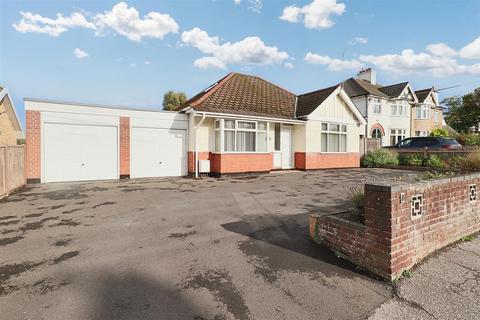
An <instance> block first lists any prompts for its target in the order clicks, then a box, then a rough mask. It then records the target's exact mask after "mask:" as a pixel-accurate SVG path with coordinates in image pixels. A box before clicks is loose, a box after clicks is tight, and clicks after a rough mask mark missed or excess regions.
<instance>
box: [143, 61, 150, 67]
mask: <svg viewBox="0 0 480 320" xmlns="http://www.w3.org/2000/svg"><path fill="white" fill-rule="evenodd" d="M143 63H144V64H145V65H147V66H149V65H151V64H152V62H151V61H148V60H145V61H143Z"/></svg>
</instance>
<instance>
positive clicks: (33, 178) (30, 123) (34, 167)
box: [25, 110, 42, 183]
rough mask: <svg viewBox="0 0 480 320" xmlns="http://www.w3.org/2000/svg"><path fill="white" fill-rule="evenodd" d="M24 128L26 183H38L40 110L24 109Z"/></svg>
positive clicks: (39, 176)
mask: <svg viewBox="0 0 480 320" xmlns="http://www.w3.org/2000/svg"><path fill="white" fill-rule="evenodd" d="M25 128H26V130H25V143H26V153H25V160H26V162H25V169H26V177H27V183H39V182H40V180H41V175H42V171H41V161H42V160H41V119H40V111H34V110H27V111H25Z"/></svg>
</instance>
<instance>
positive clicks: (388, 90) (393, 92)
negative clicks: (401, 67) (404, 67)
mask: <svg viewBox="0 0 480 320" xmlns="http://www.w3.org/2000/svg"><path fill="white" fill-rule="evenodd" d="M407 85H408V82H402V83H397V84H392V85H389V86H385V87H381V88H379V90H380V91H382V92H383V93H385V94H386V95H387V96H389V97H392V98H397V97H398V96H399V95H400V94H401V93H402V92H403V90H405V87H406V86H407Z"/></svg>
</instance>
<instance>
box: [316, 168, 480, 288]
mask: <svg viewBox="0 0 480 320" xmlns="http://www.w3.org/2000/svg"><path fill="white" fill-rule="evenodd" d="M471 184H475V185H476V186H477V188H478V190H479V191H480V175H479V174H475V175H469V176H466V177H456V178H448V179H441V180H436V181H431V182H428V183H422V184H413V185H395V186H387V185H384V186H376V185H366V186H365V225H361V224H357V223H354V222H351V221H346V220H343V219H339V218H338V217H336V216H334V215H328V216H316V215H312V216H311V218H310V236H311V237H312V239H314V238H315V237H316V236H315V235H316V234H317V236H319V238H320V239H321V242H323V243H324V244H326V245H327V246H329V247H331V248H333V249H334V250H336V251H339V252H341V253H342V254H344V255H345V256H346V257H347V258H348V259H350V260H352V261H354V262H355V263H357V264H359V265H362V266H364V267H365V268H367V269H368V270H370V271H372V272H374V273H376V274H378V275H380V276H382V277H384V278H386V279H389V280H392V279H394V278H396V277H398V276H399V275H401V274H402V272H403V270H405V269H409V268H411V267H413V266H414V265H415V264H416V263H418V262H419V261H420V260H421V259H423V258H425V257H426V256H428V255H429V254H431V253H432V252H434V251H435V250H438V249H440V248H442V247H444V246H446V245H448V244H450V243H452V242H455V241H457V240H459V239H460V238H461V237H463V236H466V235H469V234H472V233H474V232H477V231H479V230H480V193H479V194H478V196H477V198H478V200H475V201H470V199H469V186H470V185H471ZM402 194H403V196H404V202H402V203H401V201H400V199H401V197H402V196H401V195H402ZM415 195H422V196H423V206H424V212H423V214H422V215H420V216H417V217H413V216H412V214H411V203H412V197H413V196H415ZM315 228H318V231H317V232H315ZM314 240H316V241H317V240H318V239H314Z"/></svg>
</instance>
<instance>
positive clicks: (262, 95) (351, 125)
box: [178, 73, 366, 176]
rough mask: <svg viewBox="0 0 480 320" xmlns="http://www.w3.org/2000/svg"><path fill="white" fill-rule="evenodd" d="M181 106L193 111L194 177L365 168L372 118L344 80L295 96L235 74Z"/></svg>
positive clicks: (191, 162)
mask: <svg viewBox="0 0 480 320" xmlns="http://www.w3.org/2000/svg"><path fill="white" fill-rule="evenodd" d="M178 111H180V112H181V113H185V114H187V115H188V116H189V130H188V132H189V137H188V172H189V174H190V175H198V174H199V173H206V172H209V173H211V174H213V175H216V176H218V175H223V174H236V173H250V172H269V171H271V170H276V169H294V168H295V169H301V170H309V169H324V168H346V167H358V166H359V162H360V153H359V151H360V150H359V142H358V138H359V135H360V134H361V133H362V132H363V131H364V126H365V125H366V121H365V119H364V117H363V116H362V115H361V113H360V112H359V110H358V109H357V108H356V107H355V105H354V104H353V102H352V101H351V100H350V98H349V97H348V95H347V94H346V92H345V91H344V89H343V87H342V85H337V86H333V87H330V88H326V89H321V90H317V91H313V92H310V93H306V94H302V95H299V96H296V95H295V94H293V93H291V92H289V91H287V90H285V89H283V88H281V87H279V86H277V85H274V84H272V83H270V82H268V81H266V80H263V79H261V78H259V77H257V76H250V75H244V74H239V73H230V74H228V75H227V76H226V77H224V78H222V79H220V80H219V81H218V82H216V83H214V84H213V85H211V86H209V87H208V88H207V89H205V90H203V91H202V92H200V93H199V94H197V95H195V96H194V97H193V98H191V99H190V100H188V101H187V102H186V103H185V104H183V105H182V106H180V107H179V108H178ZM197 163H198V165H196V164H197Z"/></svg>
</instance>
